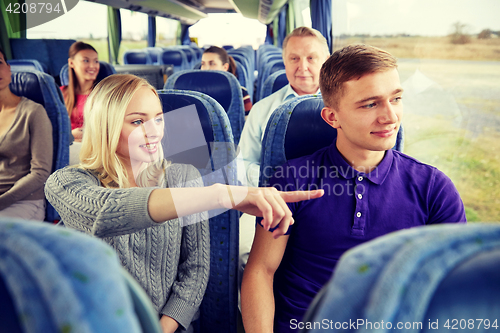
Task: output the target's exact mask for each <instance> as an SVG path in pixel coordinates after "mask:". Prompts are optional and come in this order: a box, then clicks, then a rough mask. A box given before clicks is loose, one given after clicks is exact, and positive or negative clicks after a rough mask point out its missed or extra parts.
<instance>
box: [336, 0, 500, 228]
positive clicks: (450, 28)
mask: <svg viewBox="0 0 500 333" xmlns="http://www.w3.org/2000/svg"><path fill="white" fill-rule="evenodd" d="M499 10H500V3H499V2H498V1H496V0H491V1H490V0H480V1H479V2H475V1H469V0H461V1H458V2H456V1H451V0H446V1H439V2H436V1H431V0H425V1H404V2H403V1H401V2H395V1H392V0H384V1H377V2H372V1H369V0H338V1H334V2H333V8H332V21H333V26H332V29H333V31H334V38H333V39H334V49H338V48H341V47H342V46H345V45H347V44H350V43H365V44H370V45H373V46H377V47H380V48H382V49H385V50H387V51H389V52H391V53H392V54H394V55H395V56H396V57H397V58H398V59H399V61H398V64H399V72H400V76H401V82H402V85H403V88H404V89H405V93H404V95H403V103H404V106H405V115H404V118H403V124H404V130H405V148H404V152H405V153H407V154H408V155H410V156H413V157H415V158H417V159H419V160H420V161H422V162H424V163H428V164H431V165H434V166H436V167H437V168H439V169H440V170H442V171H443V172H445V173H446V174H447V175H448V176H449V177H450V178H451V179H452V180H453V182H454V183H455V186H456V187H457V189H458V191H459V193H460V195H461V197H462V200H463V201H464V204H465V207H466V213H467V218H468V220H469V221H471V222H473V221H500V178H499V175H500V85H499V84H498V82H500V22H499V21H498V17H497V15H496V14H497V13H498V12H499Z"/></svg>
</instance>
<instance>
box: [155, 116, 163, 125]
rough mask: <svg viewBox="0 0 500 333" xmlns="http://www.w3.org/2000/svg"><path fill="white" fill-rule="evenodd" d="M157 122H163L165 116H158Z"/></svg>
mask: <svg viewBox="0 0 500 333" xmlns="http://www.w3.org/2000/svg"><path fill="white" fill-rule="evenodd" d="M155 122H156V123H157V124H160V123H162V122H163V117H158V118H156V119H155Z"/></svg>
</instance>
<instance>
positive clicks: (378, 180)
mask: <svg viewBox="0 0 500 333" xmlns="http://www.w3.org/2000/svg"><path fill="white" fill-rule="evenodd" d="M329 155H330V160H331V161H332V163H333V166H334V167H336V168H338V169H337V170H336V171H337V172H338V175H339V177H342V178H344V179H353V178H355V177H358V176H363V177H365V178H367V179H368V180H370V181H371V182H372V183H374V184H377V185H381V184H382V183H383V182H384V180H385V179H386V178H387V176H388V175H389V172H390V170H391V166H392V162H393V160H394V153H393V151H392V149H389V150H386V152H385V155H384V158H383V159H382V161H381V162H380V163H379V165H378V166H377V167H376V168H375V170H373V171H372V172H370V173H368V174H366V173H364V172H360V171H357V170H355V169H354V168H353V167H351V166H350V165H349V163H347V162H346V160H345V159H344V157H343V156H342V154H340V152H339V150H338V149H337V140H335V141H333V143H332V144H331V145H330V148H329Z"/></svg>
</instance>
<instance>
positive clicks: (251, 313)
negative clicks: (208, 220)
mask: <svg viewBox="0 0 500 333" xmlns="http://www.w3.org/2000/svg"><path fill="white" fill-rule="evenodd" d="M320 89H321V92H322V94H323V100H324V102H325V108H324V109H323V110H322V113H321V115H322V117H323V119H324V120H325V121H326V122H327V123H328V124H329V125H331V126H332V127H334V128H336V129H337V139H336V141H335V142H333V143H332V145H331V146H330V147H327V148H324V149H322V150H319V151H317V152H316V153H314V154H312V155H310V156H306V157H302V158H298V159H295V160H290V161H288V162H287V163H286V164H285V165H284V166H282V167H281V168H279V169H278V170H277V172H276V173H275V175H274V177H273V178H272V179H271V182H270V184H273V186H275V187H276V188H277V189H285V188H286V190H290V191H291V190H295V189H307V188H313V189H315V188H322V189H324V190H325V195H324V196H323V197H322V198H320V199H316V200H311V201H303V202H299V203H292V204H288V205H289V207H290V209H291V211H292V214H293V218H294V220H295V224H294V225H293V226H291V227H290V228H289V230H288V233H287V236H283V237H280V238H278V239H274V238H273V235H272V233H271V232H269V231H267V230H265V229H264V228H262V226H261V225H257V227H256V234H255V240H254V243H253V246H252V250H251V252H250V257H249V259H248V264H247V266H246V268H245V273H244V277H243V285H242V301H241V303H242V304H241V305H242V315H243V323H244V326H245V332H246V333H252V332H273V330H274V332H277V333H282V332H290V331H294V330H293V328H294V327H297V326H298V325H297V323H298V322H300V321H301V320H302V317H303V316H304V314H305V312H306V310H307V308H308V306H309V304H310V302H311V301H312V299H313V298H314V296H315V295H316V293H317V292H318V291H319V290H320V289H321V287H322V286H323V285H324V284H325V283H326V282H327V281H328V280H329V279H330V277H331V276H332V273H333V271H334V268H335V265H336V263H337V261H338V260H339V258H340V256H341V255H342V254H343V253H344V252H345V251H347V250H348V249H350V248H352V247H354V246H356V245H359V244H361V243H363V242H366V241H369V240H371V239H374V238H376V237H378V236H381V235H384V234H387V233H389V232H392V231H395V230H400V229H406V228H411V227H415V226H422V225H426V224H433V223H447V222H451V223H455V222H465V221H466V218H465V211H464V206H463V203H462V200H461V199H460V195H459V194H458V192H457V190H456V188H455V186H454V185H453V183H452V182H451V180H450V179H449V178H448V177H447V176H446V175H445V174H443V173H442V172H441V171H439V170H437V169H436V168H434V167H432V166H429V165H426V164H424V163H421V162H419V161H417V160H415V159H413V158H411V157H409V156H407V155H404V154H402V153H400V152H397V151H394V150H392V149H391V147H393V146H394V144H395V141H396V134H397V132H398V130H399V126H400V124H401V118H402V115H403V105H402V101H401V96H402V94H403V89H402V88H401V83H400V80H399V75H398V71H397V64H396V59H395V58H394V57H393V56H392V55H391V54H389V53H387V52H385V51H383V50H380V49H377V48H374V47H370V46H365V45H351V46H347V47H345V48H344V49H342V50H339V51H337V52H335V53H334V54H333V55H332V56H331V57H330V58H329V59H328V60H327V61H326V62H325V64H324V65H323V67H322V69H321V74H320ZM304 166H306V167H307V170H308V174H307V175H306V176H304V171H303V170H304ZM299 170H301V172H300V176H299V177H297V176H298V175H299V173H298V171H299Z"/></svg>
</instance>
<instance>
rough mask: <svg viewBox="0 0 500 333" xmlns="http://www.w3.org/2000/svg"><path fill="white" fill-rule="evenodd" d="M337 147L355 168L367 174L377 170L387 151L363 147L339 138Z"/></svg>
mask: <svg viewBox="0 0 500 333" xmlns="http://www.w3.org/2000/svg"><path fill="white" fill-rule="evenodd" d="M337 149H338V151H339V152H340V154H341V155H342V157H343V158H344V160H345V161H346V162H347V163H349V165H350V166H351V167H352V168H353V169H355V170H356V171H359V172H363V173H366V174H368V173H370V172H372V171H373V170H375V168H376V167H377V166H378V165H379V164H380V162H382V160H383V159H384V156H385V151H372V150H367V149H362V148H360V147H356V146H353V145H352V144H347V143H344V142H343V141H342V140H338V139H337Z"/></svg>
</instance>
